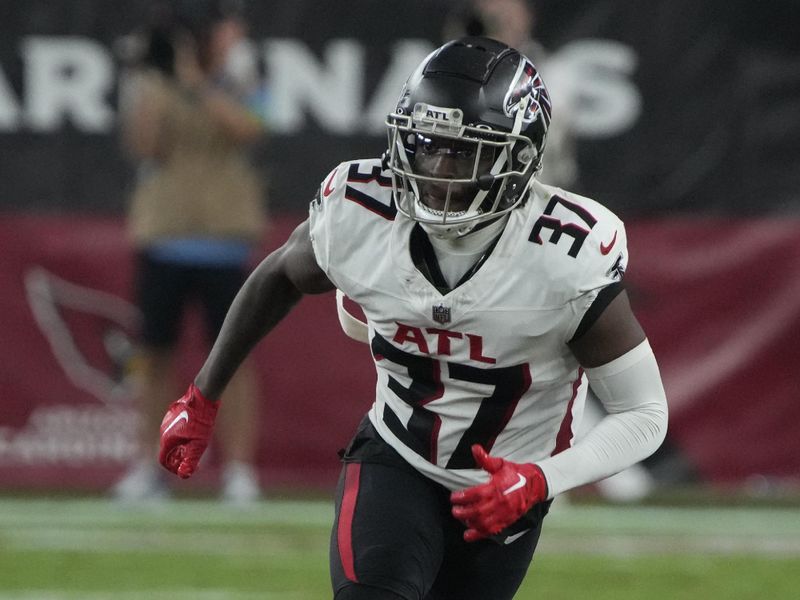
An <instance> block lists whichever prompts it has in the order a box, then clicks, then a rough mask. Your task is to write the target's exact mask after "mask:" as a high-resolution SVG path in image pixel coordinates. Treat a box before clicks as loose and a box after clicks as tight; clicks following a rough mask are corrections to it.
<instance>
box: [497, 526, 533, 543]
mask: <svg viewBox="0 0 800 600" xmlns="http://www.w3.org/2000/svg"><path fill="white" fill-rule="evenodd" d="M529 531H530V529H523V530H522V531H520V532H519V533H515V534H514V535H510V536H508V537H507V538H506V539H505V540H503V543H504V544H506V545H508V544H513V543H514V542H516V541H517V540H518V539H519V538H521V537H522V536H523V535H525V534H526V533H528V532H529Z"/></svg>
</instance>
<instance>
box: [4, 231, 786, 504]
mask: <svg viewBox="0 0 800 600" xmlns="http://www.w3.org/2000/svg"><path fill="white" fill-rule="evenodd" d="M297 220H298V217H291V218H290V217H284V218H282V219H280V220H278V221H277V222H275V223H274V224H273V227H271V228H270V230H269V232H268V234H267V237H268V239H269V240H270V243H269V244H267V245H265V247H264V248H263V252H264V253H266V252H267V251H268V250H269V249H270V248H272V247H274V246H276V245H278V244H279V243H280V241H281V240H283V239H285V238H286V236H287V235H288V233H289V231H290V230H291V228H292V227H293V226H294V224H295V223H296V222H297ZM797 226H798V223H797V222H796V221H792V220H777V219H776V220H770V219H766V220H738V221H734V220H725V219H711V218H708V219H697V218H694V219H686V220H680V219H674V220H659V221H641V222H633V223H631V224H630V225H629V227H628V229H629V240H630V242H629V243H630V248H631V257H632V259H631V264H630V268H629V271H628V273H627V281H628V285H629V290H630V293H631V297H632V301H633V303H634V306H635V309H636V311H637V314H638V315H639V317H640V320H641V321H642V322H643V324H644V326H645V328H646V329H647V331H648V333H649V335H650V339H651V342H652V345H653V347H654V349H655V351H656V354H657V356H658V359H659V362H660V365H661V369H662V372H663V375H664V381H665V386H666V388H667V394H668V397H669V400H670V406H671V414H670V421H671V424H670V434H669V435H670V438H671V440H672V442H673V445H674V446H675V447H676V448H677V449H678V450H679V451H681V452H682V453H683V454H684V456H685V458H686V459H687V460H688V461H689V463H690V464H691V465H692V466H693V467H694V468H695V469H696V471H697V472H698V473H699V474H700V475H701V477H702V478H703V479H704V480H706V481H708V482H713V483H733V484H739V483H743V482H745V481H746V480H747V479H748V478H750V477H753V476H767V477H776V478H792V477H797V474H798V473H800V437H798V436H797V434H796V431H795V423H796V422H797V421H798V418H800V402H798V391H797V390H798V385H797V383H796V381H795V379H794V377H793V368H794V364H793V363H794V362H795V360H796V357H797V356H800V335H798V334H799V333H800V303H798V298H800V238H798V236H797ZM0 246H2V248H3V260H2V262H0V286H2V290H3V292H2V294H0V331H2V339H3V343H2V344H0V394H2V409H1V410H0V486H1V487H2V488H5V489H26V488H27V489H34V488H37V489H42V488H72V489H86V490H93V489H94V490H96V489H101V488H103V487H106V486H109V485H110V484H111V483H112V482H113V481H114V479H115V478H116V477H118V476H119V474H120V473H121V472H122V471H123V470H124V469H125V468H126V466H127V464H128V463H129V462H130V461H131V459H132V458H133V457H134V456H135V451H136V436H135V431H136V425H137V421H136V409H135V406H134V402H133V397H132V391H131V386H130V378H131V373H132V372H135V369H133V368H132V365H133V354H132V340H133V339H134V336H135V331H136V326H137V319H138V314H137V309H136V307H135V306H134V305H133V304H132V303H131V300H130V297H131V274H132V273H131V267H132V264H133V257H132V250H131V248H130V246H129V245H128V243H127V242H126V239H125V237H124V232H123V226H122V223H121V221H120V220H119V219H99V218H85V217H47V218H44V217H34V216H4V217H0ZM197 325H198V324H197V323H195V322H194V321H193V320H192V319H189V322H188V323H187V324H186V335H185V336H184V342H183V344H184V352H183V354H182V356H183V359H182V360H183V371H184V375H185V380H186V381H188V380H189V378H190V377H192V376H193V375H194V373H195V371H196V370H197V369H198V368H199V364H200V361H201V360H202V359H203V352H202V351H201V350H200V348H202V342H201V340H202V336H201V335H200V334H199V327H198V326H197ZM255 360H256V363H257V366H258V370H259V372H260V374H261V380H262V381H261V384H262V393H263V401H264V410H263V417H262V419H263V422H262V423H261V430H262V437H261V447H260V454H259V468H260V469H261V472H262V476H263V478H264V481H265V483H266V485H267V486H268V487H269V486H274V485H277V486H292V487H296V486H301V485H302V486H309V485H310V486H315V487H328V486H330V485H331V484H332V483H333V482H334V481H335V478H336V476H337V474H338V461H337V457H336V451H337V450H338V449H339V448H341V447H342V446H343V445H345V444H346V442H347V441H348V439H349V436H350V435H351V433H352V431H353V430H354V428H355V426H356V424H357V422H358V421H359V419H360V417H361V415H362V414H363V413H364V412H365V411H366V409H367V408H368V406H369V404H370V402H371V398H372V395H373V390H372V388H373V386H374V375H373V369H372V366H371V359H370V356H369V351H368V349H367V348H366V346H364V345H361V344H358V343H356V342H354V341H352V340H349V339H348V338H346V337H345V336H344V334H343V333H342V332H341V330H340V329H339V325H338V321H337V318H336V314H335V305H334V299H333V296H332V295H330V294H328V295H324V296H321V297H309V298H306V299H305V300H304V301H303V302H301V304H300V305H299V306H298V308H297V309H296V310H295V311H294V312H293V313H292V314H291V315H290V316H289V317H288V318H287V319H286V320H285V321H284V322H283V323H281V324H280V325H279V326H278V327H277V329H276V330H275V331H274V332H273V335H271V336H270V337H269V339H268V340H267V341H265V342H264V343H262V344H261V345H260V346H259V347H258V348H257V350H256V353H255ZM215 476H216V470H215V461H214V456H213V451H212V456H211V460H210V461H209V465H208V467H207V468H206V469H204V470H203V471H201V477H200V482H199V485H203V482H204V481H208V480H209V479H211V478H213V477H215ZM194 485H198V484H194Z"/></svg>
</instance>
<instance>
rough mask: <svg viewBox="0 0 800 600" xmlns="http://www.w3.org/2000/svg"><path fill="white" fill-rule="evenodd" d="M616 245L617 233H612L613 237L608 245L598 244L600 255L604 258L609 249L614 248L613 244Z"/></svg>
mask: <svg viewBox="0 0 800 600" xmlns="http://www.w3.org/2000/svg"><path fill="white" fill-rule="evenodd" d="M616 243H617V232H616V231H614V237H612V238H611V241H610V242H609V243H608V245H606V244H604V243H603V242H600V254H602V255H604V256H605V255H606V254H608V253H609V252H611V249H612V248H613V247H614V244H616Z"/></svg>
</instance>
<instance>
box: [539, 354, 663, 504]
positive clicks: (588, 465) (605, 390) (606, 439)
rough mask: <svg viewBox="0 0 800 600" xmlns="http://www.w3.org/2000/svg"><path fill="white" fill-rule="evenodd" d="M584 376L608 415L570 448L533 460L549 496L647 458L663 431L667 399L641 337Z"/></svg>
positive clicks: (658, 444)
mask: <svg viewBox="0 0 800 600" xmlns="http://www.w3.org/2000/svg"><path fill="white" fill-rule="evenodd" d="M586 376H587V378H588V380H589V385H590V386H591V387H592V390H594V393H595V394H596V395H597V397H598V398H599V399H600V401H601V402H602V403H603V406H604V407H605V409H606V410H607V411H608V415H607V416H606V417H604V418H603V419H602V420H601V421H600V423H598V424H597V426H596V427H594V428H593V429H592V430H590V431H589V433H588V434H587V435H586V436H585V437H584V438H583V439H581V440H580V441H579V442H578V443H576V444H575V445H574V446H573V447H571V448H568V449H567V450H564V451H563V452H561V453H560V454H556V455H555V456H551V457H549V458H546V459H544V460H542V461H540V462H538V463H536V464H538V465H539V467H541V469H542V471H543V472H544V475H545V478H546V479H547V484H548V489H549V496H548V497H549V498H552V497H553V496H556V495H557V494H560V493H561V492H565V491H567V490H570V489H572V488H575V487H578V486H581V485H585V484H587V483H593V482H595V481H599V480H600V479H604V478H606V477H609V476H611V475H613V474H615V473H618V472H620V471H622V470H623V469H626V468H627V467H629V466H631V465H632V464H634V463H637V462H639V461H640V460H643V459H645V458H647V457H648V456H650V455H651V454H652V453H653V452H655V451H656V449H657V448H658V447H659V446H660V445H661V443H662V442H663V441H664V436H665V435H666V433H667V398H666V394H665V393H664V386H663V385H662V383H661V375H660V373H659V371H658V364H657V363H656V359H655V356H654V355H653V351H652V349H651V348H650V344H649V342H648V341H647V340H645V341H644V342H642V343H641V344H639V345H638V346H636V347H635V348H633V349H632V350H630V351H628V352H626V353H625V354H623V355H622V356H620V357H619V358H617V359H615V360H613V361H611V362H610V363H607V364H605V365H601V366H599V367H596V368H593V369H586Z"/></svg>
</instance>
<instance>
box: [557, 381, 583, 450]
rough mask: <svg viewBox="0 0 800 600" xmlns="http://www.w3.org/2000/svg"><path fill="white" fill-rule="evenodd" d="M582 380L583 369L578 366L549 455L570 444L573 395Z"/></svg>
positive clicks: (564, 448)
mask: <svg viewBox="0 0 800 600" xmlns="http://www.w3.org/2000/svg"><path fill="white" fill-rule="evenodd" d="M582 381H583V369H581V368H580V367H579V368H578V377H576V378H575V381H574V382H573V383H572V398H570V399H569V404H568V405H567V413H566V414H565V415H564V420H563V421H561V428H560V429H559V430H558V435H557V436H556V447H555V449H553V452H552V454H551V455H550V456H555V455H556V454H558V453H559V452H563V451H564V450H566V449H567V448H569V447H570V445H571V444H572V435H573V431H572V405H573V404H575V396H577V395H578V389H579V388H580V387H581V382H582Z"/></svg>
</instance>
